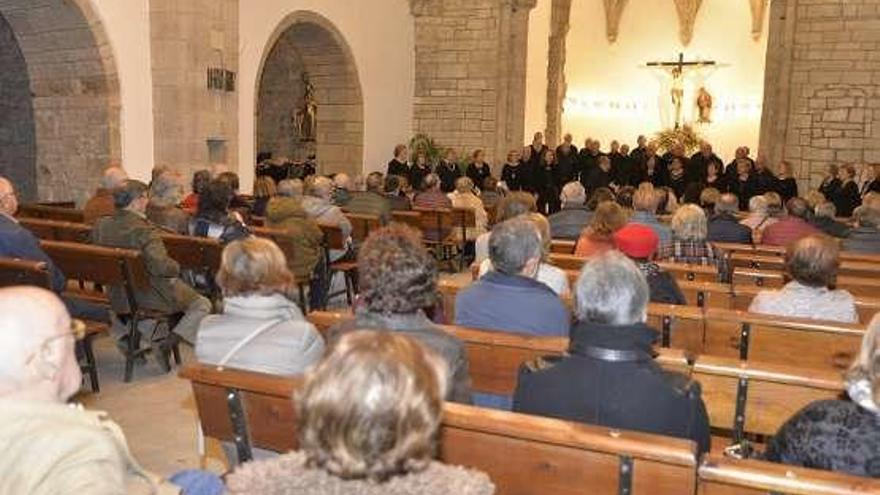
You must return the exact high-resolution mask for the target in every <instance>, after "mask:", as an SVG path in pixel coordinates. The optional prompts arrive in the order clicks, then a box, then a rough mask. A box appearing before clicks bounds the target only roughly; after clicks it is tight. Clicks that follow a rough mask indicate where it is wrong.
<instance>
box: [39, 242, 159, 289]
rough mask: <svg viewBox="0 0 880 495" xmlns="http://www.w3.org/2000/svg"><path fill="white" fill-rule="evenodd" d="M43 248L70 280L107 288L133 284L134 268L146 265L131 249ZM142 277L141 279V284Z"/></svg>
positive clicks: (47, 245)
mask: <svg viewBox="0 0 880 495" xmlns="http://www.w3.org/2000/svg"><path fill="white" fill-rule="evenodd" d="M40 247H42V248H43V251H45V252H46V254H47V255H49V257H50V258H51V259H52V261H53V262H54V263H55V265H56V266H57V267H58V268H59V269H60V270H61V271H62V272H64V274H65V275H66V276H67V277H68V278H71V279H76V280H81V281H84V282H92V283H95V284H99V285H104V286H112V285H120V284H130V283H134V282H135V278H134V276H135V273H134V271H133V270H132V268H135V267H136V265H138V262H140V263H139V264H140V265H143V261H142V260H141V254H140V253H139V252H138V251H134V250H131V249H120V248H110V247H102V246H92V245H88V244H79V243H74V242H62V241H40ZM143 278H144V277H143V276H140V277H138V280H140V281H141V283H142V284H143ZM148 284H149V282H146V285H148ZM139 286H142V285H141V284H138V285H133V287H139Z"/></svg>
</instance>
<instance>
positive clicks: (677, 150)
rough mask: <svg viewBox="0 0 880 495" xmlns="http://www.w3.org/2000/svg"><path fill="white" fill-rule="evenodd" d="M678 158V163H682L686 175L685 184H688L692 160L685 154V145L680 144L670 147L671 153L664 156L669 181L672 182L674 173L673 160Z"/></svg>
mask: <svg viewBox="0 0 880 495" xmlns="http://www.w3.org/2000/svg"><path fill="white" fill-rule="evenodd" d="M676 158H678V161H679V162H681V170H682V172H683V173H684V174H685V178H684V181H685V184H687V182H688V177H687V171H688V169H689V168H690V163H691V160H690V159H689V158H688V157H687V154H686V153H685V149H684V145H683V144H680V143H676V144H674V145H672V146H670V147H669V151H667V152H666V153H664V154H663V163H664V164H665V166H666V170H668V171H669V175H668V177H669V180H670V182H671V181H672V177H671V173H672V160H673V159H676Z"/></svg>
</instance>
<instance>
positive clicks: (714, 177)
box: [703, 160, 727, 192]
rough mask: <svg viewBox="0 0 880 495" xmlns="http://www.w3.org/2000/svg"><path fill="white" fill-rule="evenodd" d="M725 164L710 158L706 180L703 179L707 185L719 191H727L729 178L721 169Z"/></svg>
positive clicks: (707, 164)
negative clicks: (727, 178) (726, 177)
mask: <svg viewBox="0 0 880 495" xmlns="http://www.w3.org/2000/svg"><path fill="white" fill-rule="evenodd" d="M722 168H723V164H722V163H720V162H715V161H712V160H709V161H708V162H707V163H706V180H705V181H703V184H705V186H706V187H707V188H708V187H711V188H714V189H717V190H718V191H719V192H727V180H726V179H725V177H724V175H723V174H722V172H721V170H722Z"/></svg>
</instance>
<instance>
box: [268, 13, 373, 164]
mask: <svg viewBox="0 0 880 495" xmlns="http://www.w3.org/2000/svg"><path fill="white" fill-rule="evenodd" d="M336 36H337V35H336V34H335V33H334V32H333V31H331V28H330V27H325V26H321V25H318V24H316V23H314V22H308V21H300V22H295V23H293V24H292V25H291V26H290V27H289V28H288V29H287V30H285V31H284V32H283V33H282V34H281V36H280V37H279V38H278V40H277V41H276V43H275V45H274V46H273V47H272V50H271V51H270V52H269V55H268V57H267V58H266V61H265V63H264V65H263V73H262V76H261V78H260V84H259V88H258V101H257V151H258V152H271V153H272V154H273V156H274V157H288V158H291V159H294V160H303V159H305V158H306V156H307V155H308V153H312V152H314V153H315V154H316V155H317V161H318V165H319V167H320V170H319V172H320V173H334V172H347V173H350V174H357V173H360V171H361V170H362V168H361V167H362V164H361V161H362V157H363V134H364V115H363V113H364V112H363V103H362V99H361V90H360V83H359V81H358V74H357V69H356V67H355V65H354V62H353V60H352V58H351V54H350V53H349V51H348V47H347V46H345V45H344V41H342V40H340V39H337V38H336ZM303 71H305V72H307V73H308V74H309V78H310V82H311V84H312V85H313V86H314V88H315V99H316V100H317V104H318V119H317V136H316V139H315V142H308V143H304V142H302V141H301V140H300V139H299V137H298V136H297V135H296V130H295V128H294V125H293V118H294V116H295V115H296V110H297V109H299V108H300V107H301V105H302V102H303V91H304V85H303V83H302V74H303Z"/></svg>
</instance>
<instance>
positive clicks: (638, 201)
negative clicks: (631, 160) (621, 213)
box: [633, 182, 658, 213]
mask: <svg viewBox="0 0 880 495" xmlns="http://www.w3.org/2000/svg"><path fill="white" fill-rule="evenodd" d="M657 199H658V198H657V194H656V193H655V190H654V186H653V185H652V184H651V183H650V182H642V183H641V184H639V188H638V189H636V192H635V193H633V209H634V210H635V211H644V212H648V213H657Z"/></svg>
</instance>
